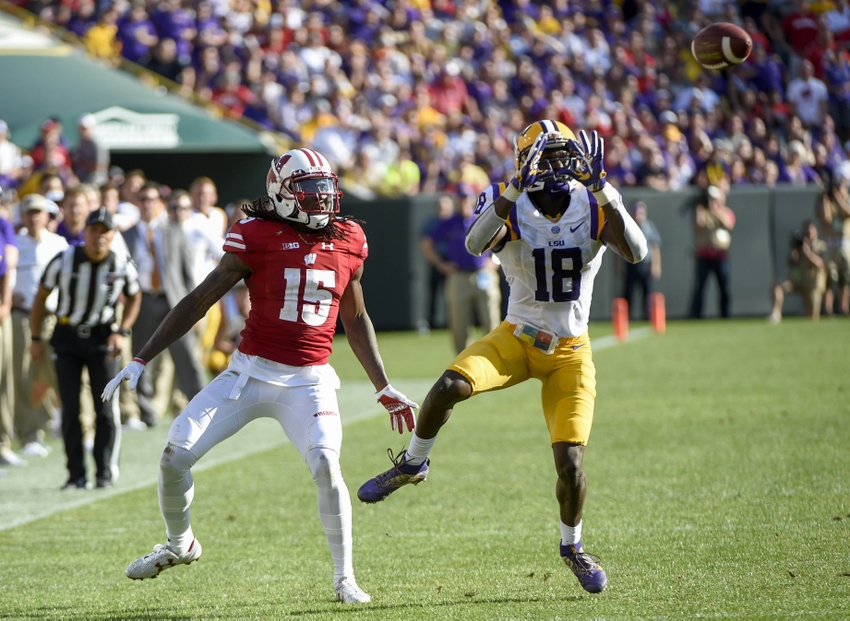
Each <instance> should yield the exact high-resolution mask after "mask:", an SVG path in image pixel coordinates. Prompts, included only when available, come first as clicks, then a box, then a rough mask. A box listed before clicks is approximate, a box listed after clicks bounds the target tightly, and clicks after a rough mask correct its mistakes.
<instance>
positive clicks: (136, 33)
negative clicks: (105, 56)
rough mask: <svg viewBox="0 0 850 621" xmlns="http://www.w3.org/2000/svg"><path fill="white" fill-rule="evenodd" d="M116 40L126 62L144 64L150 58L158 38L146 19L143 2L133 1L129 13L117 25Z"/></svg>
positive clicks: (146, 13)
mask: <svg viewBox="0 0 850 621" xmlns="http://www.w3.org/2000/svg"><path fill="white" fill-rule="evenodd" d="M118 39H119V40H120V42H121V55H122V56H123V57H124V58H126V59H127V60H129V61H132V62H134V63H140V64H144V63H145V62H147V60H148V59H149V58H150V51H151V48H153V46H155V45H156V44H157V42H158V41H159V37H157V36H156V29H155V28H154V25H153V23H152V22H151V21H150V20H149V19H148V12H147V10H146V9H145V2H144V0H133V5H132V7H131V8H130V11H129V13H128V14H127V15H125V16H124V17H123V18H121V20H120V22H119V23H118Z"/></svg>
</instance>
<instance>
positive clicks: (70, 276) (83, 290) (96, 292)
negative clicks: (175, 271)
mask: <svg viewBox="0 0 850 621" xmlns="http://www.w3.org/2000/svg"><path fill="white" fill-rule="evenodd" d="M41 284H42V286H43V287H44V288H45V289H48V290H49V291H52V290H53V289H55V288H56V287H59V303H58V305H57V308H56V316H57V317H58V319H59V321H60V323H63V324H70V325H72V326H80V325H85V326H89V327H94V326H98V325H102V324H111V323H112V322H113V321H115V305H116V304H117V303H118V296H119V295H120V294H121V292H122V291H123V292H124V295H126V296H127V297H130V296H133V295H136V293H138V291H139V273H138V271H137V270H136V265H135V264H134V263H133V262H132V261H131V260H130V259H129V258H128V257H126V256H124V257H123V258H122V257H120V256H119V255H117V254H115V253H114V252H110V253H109V254H108V255H107V257H106V258H105V259H104V260H103V261H101V262H100V263H92V262H91V260H89V258H88V257H86V253H85V251H84V250H83V248H82V246H70V247H69V248H66V249H65V250H63V251H62V252H60V253H59V254H57V255H56V256H55V257H53V259H51V260H50V263H48V264H47V268H45V270H44V274H43V275H42V277H41Z"/></svg>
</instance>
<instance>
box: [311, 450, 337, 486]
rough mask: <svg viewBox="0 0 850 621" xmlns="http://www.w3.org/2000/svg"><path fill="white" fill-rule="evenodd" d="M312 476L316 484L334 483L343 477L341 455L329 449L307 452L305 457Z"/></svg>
mask: <svg viewBox="0 0 850 621" xmlns="http://www.w3.org/2000/svg"><path fill="white" fill-rule="evenodd" d="M304 459H305V461H306V462H307V467H308V468H309V469H310V474H311V475H312V476H313V480H314V481H315V482H316V483H323V482H329V481H333V480H334V479H336V478H337V477H339V476H341V472H340V467H339V454H338V453H337V452H336V451H333V450H331V449H327V448H322V447H319V448H314V449H310V450H309V451H307V455H306V456H305V457H304Z"/></svg>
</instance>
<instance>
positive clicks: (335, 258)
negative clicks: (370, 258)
mask: <svg viewBox="0 0 850 621" xmlns="http://www.w3.org/2000/svg"><path fill="white" fill-rule="evenodd" d="M336 225H337V226H339V227H341V228H343V229H345V230H346V231H347V239H346V240H344V241H339V240H334V241H332V242H322V241H321V240H320V239H319V236H318V235H306V234H303V233H302V234H301V235H299V234H298V233H297V232H296V231H295V229H293V228H292V227H291V226H289V225H288V224H284V223H282V222H271V221H268V220H261V219H258V218H245V219H244V220H240V221H239V222H237V223H236V224H234V225H233V226H232V227H231V229H230V230H229V231H228V233H227V236H226V238H225V240H224V250H225V252H232V253H233V254H235V255H236V256H237V257H239V258H240V259H241V260H242V261H244V262H245V263H247V264H248V265H249V266H250V268H251V270H252V272H253V273H252V274H251V276H250V277H249V278H246V279H245V284H246V285H248V295H249V297H250V299H251V311H250V312H249V313H248V319H247V320H246V321H245V329H244V330H242V342H241V343H240V344H239V351H241V352H243V353H245V354H248V355H251V356H261V357H262V358H266V359H268V360H272V361H274V362H279V363H281V364H288V365H290V366H296V367H306V366H315V365H319V364H325V363H327V361H328V358H329V357H330V355H331V351H332V349H333V338H334V333H335V331H336V318H337V315H338V314H339V301H340V298H341V297H342V294H343V292H344V291H345V289H346V287H348V282H349V281H350V280H351V277H352V276H353V275H354V274H355V272H357V270H358V269H359V268H360V266H361V265H362V264H363V261H365V260H366V256H367V255H368V254H369V250H368V249H369V246H368V244H367V243H366V235H365V234H364V233H363V229H362V228H360V225H359V224H357V223H356V222H351V221H338V222H337V223H336Z"/></svg>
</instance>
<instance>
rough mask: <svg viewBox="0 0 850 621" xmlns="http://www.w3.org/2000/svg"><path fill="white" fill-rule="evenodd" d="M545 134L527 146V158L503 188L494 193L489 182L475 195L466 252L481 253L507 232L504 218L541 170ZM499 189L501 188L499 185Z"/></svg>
mask: <svg viewBox="0 0 850 621" xmlns="http://www.w3.org/2000/svg"><path fill="white" fill-rule="evenodd" d="M547 140H548V139H547V138H546V134H540V135H539V136H538V137H537V140H535V141H534V144H533V145H531V148H530V149H529V150H528V157H527V158H526V160H525V162H523V163H522V166H521V167H520V169H519V170H518V171H516V175H514V177H513V179H511V181H510V183H508V184H507V185H506V186H505V188H504V190H502V191H500V192H499V193H498V195H497V194H496V188H497V187H499V184H496V185H491V186H490V187H488V188H487V189H486V190H484V192H482V193H481V196H479V198H478V207H477V208H476V213H478V218H477V219H476V220H475V222H473V223H472V226H471V227H469V231H467V233H466V249H467V250H468V251H469V253H470V254H474V255H475V256H481V255H482V254H483V253H484V252H485V251H487V250H489V249H490V248H493V247H494V246H497V245H498V244H499V242H501V241H502V239H503V238H504V237H505V235H506V234H507V231H508V229H507V226H506V225H505V220H507V218H508V215H510V213H511V209H513V207H514V204H515V203H516V202H517V200H518V199H519V197H520V196H522V193H523V192H525V189H526V188H528V187H530V186H532V185H534V184H535V183H537V181H538V180H539V178H540V177H541V175H543V174H545V171H542V170H540V158H541V156H542V155H543V150H544V149H545V148H546V142H547ZM500 189H501V188H500Z"/></svg>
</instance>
